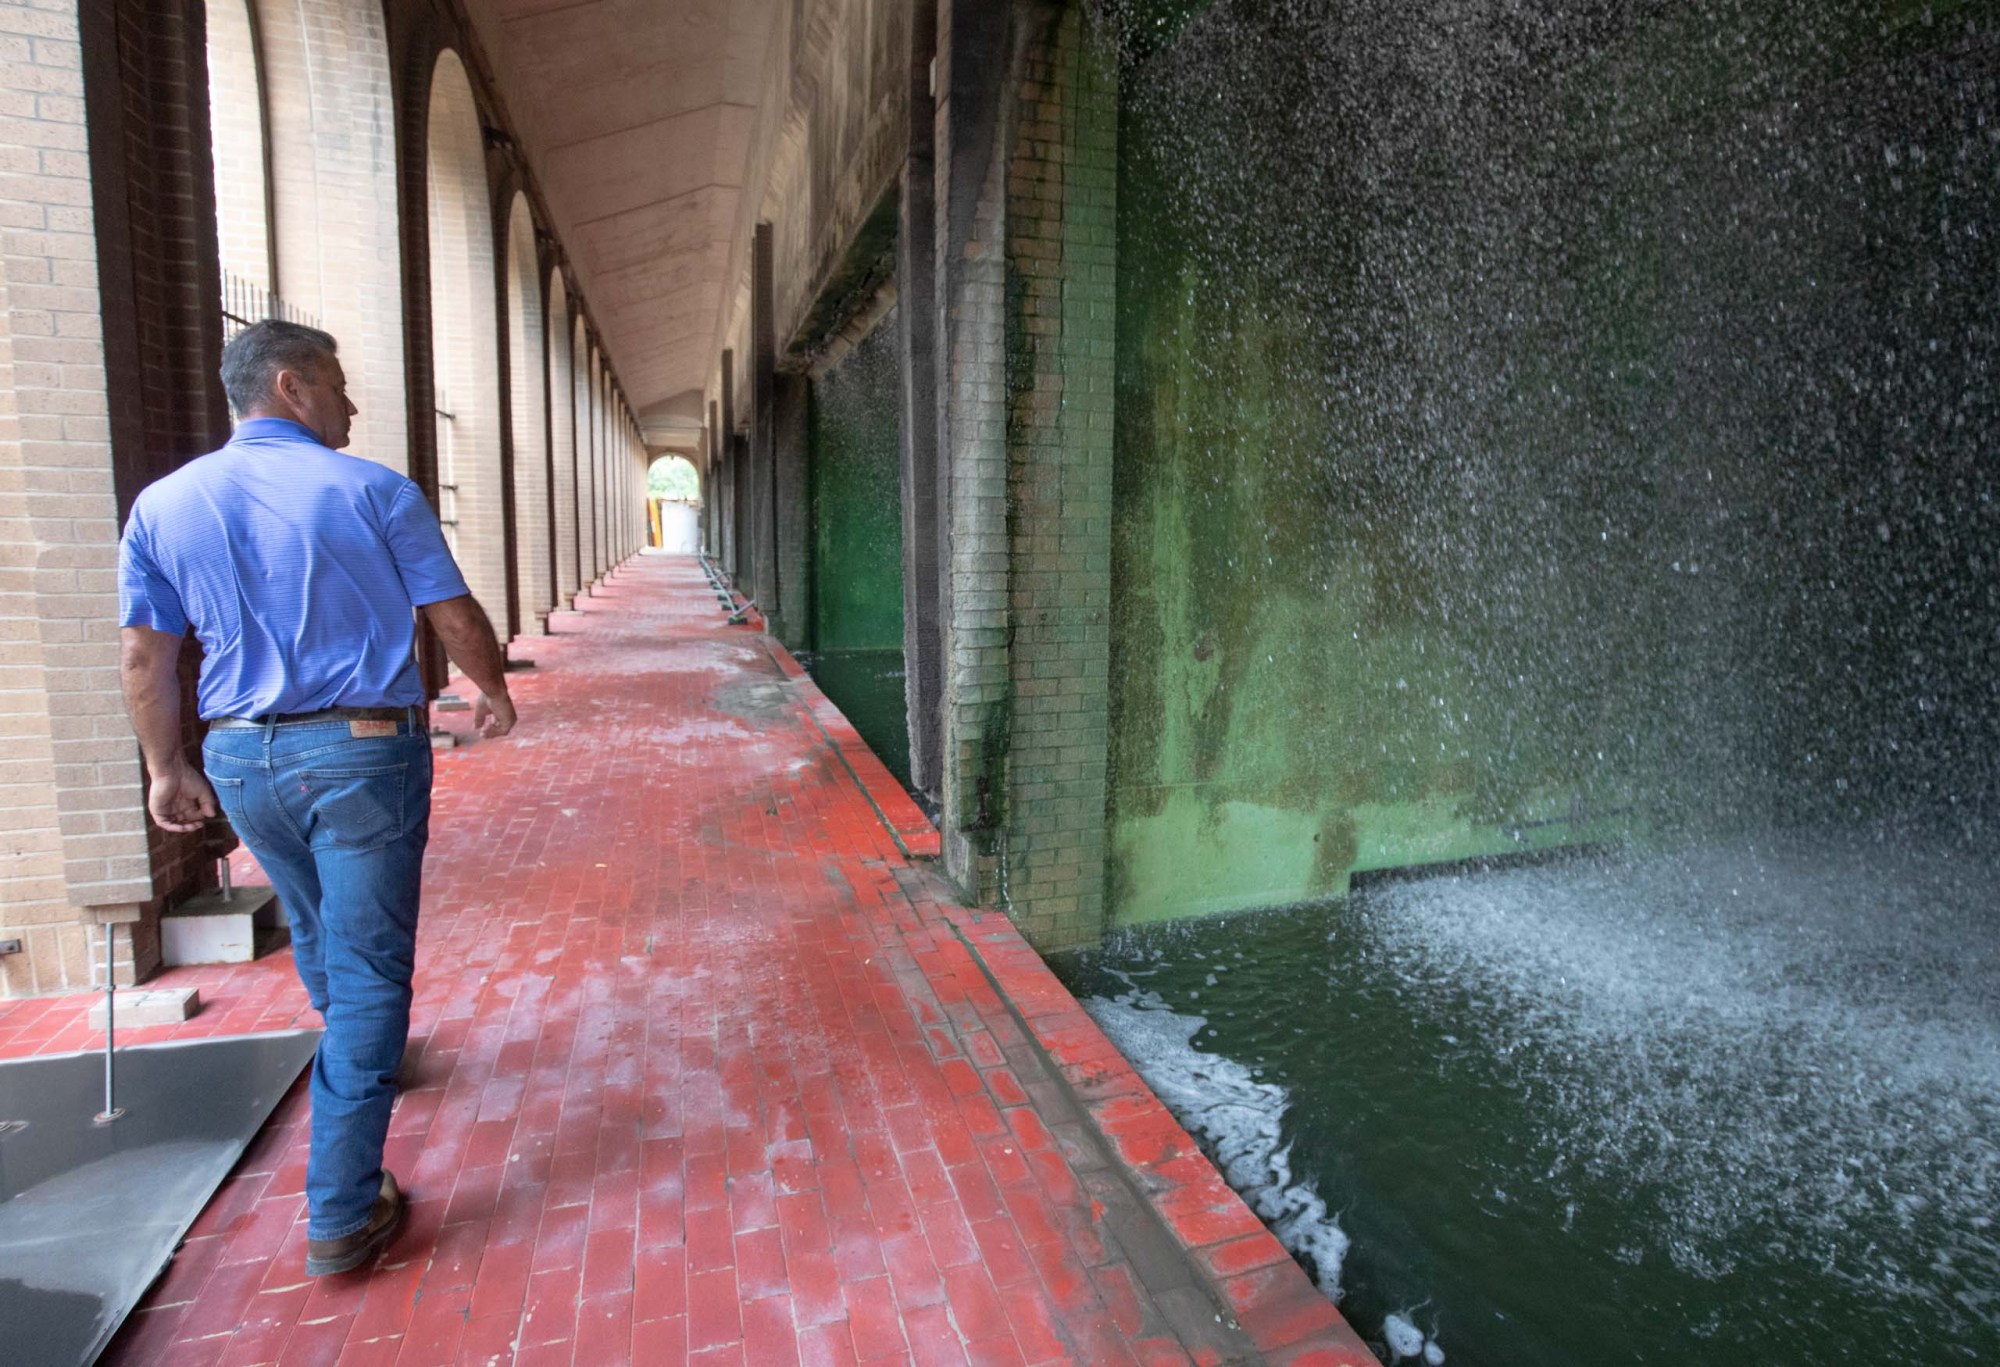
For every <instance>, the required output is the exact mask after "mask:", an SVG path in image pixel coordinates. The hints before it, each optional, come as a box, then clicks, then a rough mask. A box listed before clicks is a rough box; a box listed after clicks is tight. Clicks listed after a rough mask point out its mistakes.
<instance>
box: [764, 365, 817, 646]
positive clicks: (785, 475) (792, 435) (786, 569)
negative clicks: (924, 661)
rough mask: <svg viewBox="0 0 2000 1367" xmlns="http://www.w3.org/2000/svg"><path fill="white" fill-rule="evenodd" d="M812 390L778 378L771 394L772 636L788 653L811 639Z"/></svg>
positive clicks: (792, 378) (801, 379)
mask: <svg viewBox="0 0 2000 1367" xmlns="http://www.w3.org/2000/svg"><path fill="white" fill-rule="evenodd" d="M811 395H812V390H811V385H810V383H809V382H808V381H807V379H806V377H805V376H803V375H787V374H781V375H779V376H777V377H776V380H775V382H774V384H773V386H772V395H771V447H772V478H773V480H774V482H775V485H776V500H777V539H778V549H777V572H778V585H779V590H780V592H781V593H782V594H783V602H784V612H783V614H782V616H780V618H779V619H778V620H777V621H776V622H774V623H772V627H771V630H772V633H773V634H774V635H775V636H777V638H778V639H779V640H780V641H781V642H783V643H784V645H785V646H786V648H787V649H790V650H803V649H805V648H806V647H807V646H808V644H809V643H810V640H811V635H812V594H811V591H810V589H809V585H808V579H809V576H810V575H811V573H812V570H811V565H810V556H811V547H810V546H809V545H808V543H807V538H808V536H810V534H811V527H812V506H811V498H812V495H811V491H810V489H809V488H808V486H807V483H806V480H807V474H808V471H807V467H806V460H807V451H806V442H807V439H808V435H809V434H808V432H807V430H806V418H807V413H808V405H809V402H810V399H811Z"/></svg>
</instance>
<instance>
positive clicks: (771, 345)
mask: <svg viewBox="0 0 2000 1367" xmlns="http://www.w3.org/2000/svg"><path fill="white" fill-rule="evenodd" d="M771 288H772V287H771V225H770V224H768V223H759V224H758V225H757V227H756V231H755V234H754V236H753V237H752V238H751V243H750V348H751V350H750V446H749V463H750V471H751V477H750V488H751V499H750V510H749V524H750V544H751V547H752V554H751V558H750V566H749V568H750V583H751V592H752V593H754V594H755V595H756V597H757V602H758V605H759V607H761V608H762V609H763V612H764V616H765V617H766V618H767V619H770V620H772V621H773V622H779V621H782V620H783V616H784V612H785V603H784V598H783V590H782V588H781V586H780V584H779V582H778V516H777V513H778V510H777V506H776V503H775V500H776V498H777V491H778V481H777V462H776V452H777V446H776V437H775V433H774V432H773V428H772V424H773V421H774V419H775V416H776V410H775V409H774V407H773V404H772V399H773V383H772V381H773V375H774V372H775V369H776V367H777V363H778V341H777V337H776V335H775V331H774V329H775V328H776V323H775V321H774V320H773V317H772V298H771Z"/></svg>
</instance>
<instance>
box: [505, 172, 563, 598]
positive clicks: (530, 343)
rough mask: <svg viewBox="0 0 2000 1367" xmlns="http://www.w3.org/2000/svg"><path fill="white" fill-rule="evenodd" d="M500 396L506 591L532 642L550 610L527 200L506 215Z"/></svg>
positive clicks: (542, 401) (539, 339)
mask: <svg viewBox="0 0 2000 1367" xmlns="http://www.w3.org/2000/svg"><path fill="white" fill-rule="evenodd" d="M506 270H507V327H508V339H507V359H508V398H509V403H510V405H511V407H512V417H513V423H512V434H513V459H514V593H515V599H516V601H517V602H518V603H519V604H520V613H521V634H522V635H524V636H540V635H542V634H543V632H545V631H546V630H547V626H546V623H547V619H548V611H549V609H550V608H551V607H553V606H554V605H555V587H554V585H553V584H552V583H551V582H550V579H549V517H548V510H549V426H548V403H547V398H548V390H547V388H546V387H545V386H544V384H543V377H544V374H545V370H546V367H547V365H548V343H547V340H546V338H545V337H544V335H543V334H544V331H545V329H544V326H543V318H542V287H541V272H540V269H539V266H538V265H537V262H536V259H535V222H534V218H533V217H532V215H531V213H530V211H529V209H528V200H527V196H525V195H521V194H516V195H515V196H514V206H513V209H512V211H511V212H510V213H509V214H508V216H507V263H506Z"/></svg>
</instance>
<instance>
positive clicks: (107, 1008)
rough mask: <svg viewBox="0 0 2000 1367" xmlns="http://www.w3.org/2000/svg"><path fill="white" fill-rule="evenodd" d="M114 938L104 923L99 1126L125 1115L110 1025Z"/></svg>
mask: <svg viewBox="0 0 2000 1367" xmlns="http://www.w3.org/2000/svg"><path fill="white" fill-rule="evenodd" d="M117 948H118V941H117V938H116V937H115V936H114V935H113V934H112V930H111V922H109V921H106V922H105V923H104V1109H103V1110H102V1111H99V1112H98V1113H97V1115H96V1116H95V1117H93V1119H94V1121H95V1123H97V1124H99V1125H109V1124H110V1123H111V1122H112V1121H114V1120H116V1119H117V1118H118V1117H119V1116H121V1115H123V1114H125V1112H123V1111H122V1110H120V1109H119V1108H118V1074H117V1067H118V1065H117V1063H116V1054H117V1050H116V1047H115V1046H116V1043H117V1032H116V1029H115V1027H114V1025H113V1021H112V1013H113V1012H114V1011H116V1010H117V1002H118V973H117V958H116V954H117Z"/></svg>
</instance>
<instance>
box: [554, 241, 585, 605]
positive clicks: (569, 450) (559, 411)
mask: <svg viewBox="0 0 2000 1367" xmlns="http://www.w3.org/2000/svg"><path fill="white" fill-rule="evenodd" d="M548 332H549V456H550V464H551V468H552V469H553V470H554V472H555V488H554V489H553V491H552V499H551V501H552V503H553V504H554V508H555V519H556V530H555V558H556V578H555V590H556V603H557V605H558V606H560V607H568V606H569V605H570V603H571V602H572V601H573V600H574V599H575V598H576V595H577V591H578V590H579V589H581V588H582V587H583V581H582V578H581V575H580V573H579V570H578V568H577V512H576V341H575V334H574V330H573V328H572V327H571V324H570V316H569V291H568V290H567V289H566V288H564V285H563V278H562V272H561V271H554V272H551V273H550V276H549V328H548Z"/></svg>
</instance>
